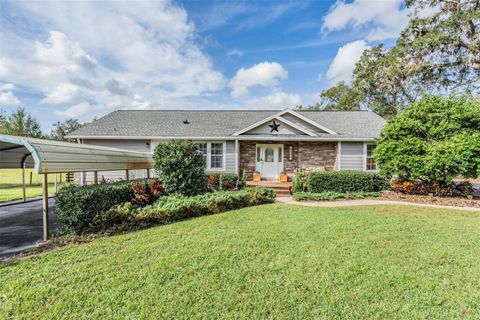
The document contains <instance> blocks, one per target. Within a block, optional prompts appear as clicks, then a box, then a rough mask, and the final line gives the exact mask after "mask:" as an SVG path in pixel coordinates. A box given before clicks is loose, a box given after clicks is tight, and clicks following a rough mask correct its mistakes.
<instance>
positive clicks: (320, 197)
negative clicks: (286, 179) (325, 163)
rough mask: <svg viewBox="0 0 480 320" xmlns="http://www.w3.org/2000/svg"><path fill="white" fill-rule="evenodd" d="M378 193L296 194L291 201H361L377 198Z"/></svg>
mask: <svg viewBox="0 0 480 320" xmlns="http://www.w3.org/2000/svg"><path fill="white" fill-rule="evenodd" d="M378 196H380V192H352V193H339V192H332V191H327V192H322V193H311V192H297V193H294V194H293V200H295V201H329V200H336V199H363V198H366V197H378Z"/></svg>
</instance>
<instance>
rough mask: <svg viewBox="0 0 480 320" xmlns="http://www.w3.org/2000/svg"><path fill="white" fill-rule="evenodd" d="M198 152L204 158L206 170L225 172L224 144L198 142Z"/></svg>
mask: <svg viewBox="0 0 480 320" xmlns="http://www.w3.org/2000/svg"><path fill="white" fill-rule="evenodd" d="M196 145H197V147H198V150H199V151H200V152H201V153H202V156H203V167H204V168H205V170H212V171H215V170H224V169H225V166H224V164H223V163H224V158H225V155H224V151H225V143H224V142H196Z"/></svg>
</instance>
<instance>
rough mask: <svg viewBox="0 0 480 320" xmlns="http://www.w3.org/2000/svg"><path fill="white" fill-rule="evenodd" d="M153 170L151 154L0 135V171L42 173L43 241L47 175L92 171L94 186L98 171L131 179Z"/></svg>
mask: <svg viewBox="0 0 480 320" xmlns="http://www.w3.org/2000/svg"><path fill="white" fill-rule="evenodd" d="M152 167H153V161H152V156H151V154H149V153H144V152H136V151H128V150H122V149H115V148H107V147H99V146H93V145H85V144H78V143H70V142H59V141H52V140H45V139H35V138H26V137H17V136H9V135H0V169H25V168H33V169H34V170H35V172H37V173H39V174H43V179H42V185H43V195H42V198H43V238H44V240H47V239H48V237H49V228H48V175H47V174H49V173H66V172H93V173H94V183H97V182H98V174H97V172H98V171H115V170H126V173H127V174H126V176H127V177H128V170H136V169H151V168H152ZM147 172H149V171H147ZM23 176H24V175H23ZM24 185H25V182H24Z"/></svg>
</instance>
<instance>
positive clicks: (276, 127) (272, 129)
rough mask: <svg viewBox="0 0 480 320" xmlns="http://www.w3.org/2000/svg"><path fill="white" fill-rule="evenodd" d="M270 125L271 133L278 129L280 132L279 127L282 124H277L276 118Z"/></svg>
mask: <svg viewBox="0 0 480 320" xmlns="http://www.w3.org/2000/svg"><path fill="white" fill-rule="evenodd" d="M268 126H269V127H270V128H271V130H270V133H272V132H273V131H277V132H278V127H280V125H279V124H277V123H276V122H275V120H273V123H272V124H269V125H268Z"/></svg>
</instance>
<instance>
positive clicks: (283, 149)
mask: <svg viewBox="0 0 480 320" xmlns="http://www.w3.org/2000/svg"><path fill="white" fill-rule="evenodd" d="M238 145H239V154H240V157H239V172H240V174H241V173H243V171H244V170H245V171H246V172H247V174H248V179H249V180H253V177H254V173H258V174H259V175H260V178H261V181H279V177H280V174H281V173H286V174H287V175H288V176H289V181H291V178H292V176H293V175H294V173H295V171H296V170H297V169H298V168H302V169H305V170H306V171H315V170H316V171H329V170H334V169H335V167H336V159H337V156H336V155H337V145H338V143H337V142H332V141H255V140H241V141H239V144H238Z"/></svg>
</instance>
